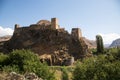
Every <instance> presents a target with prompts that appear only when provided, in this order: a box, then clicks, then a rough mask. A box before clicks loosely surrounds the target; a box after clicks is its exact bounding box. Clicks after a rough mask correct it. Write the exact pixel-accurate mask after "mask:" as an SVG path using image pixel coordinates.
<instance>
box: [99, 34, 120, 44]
mask: <svg viewBox="0 0 120 80" xmlns="http://www.w3.org/2000/svg"><path fill="white" fill-rule="evenodd" d="M100 35H101V36H102V38H103V42H104V44H111V43H112V41H113V40H115V39H118V38H120V34H117V33H109V34H100Z"/></svg>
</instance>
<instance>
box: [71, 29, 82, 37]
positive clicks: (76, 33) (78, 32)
mask: <svg viewBox="0 0 120 80" xmlns="http://www.w3.org/2000/svg"><path fill="white" fill-rule="evenodd" d="M71 35H72V36H73V37H76V38H81V37H82V32H81V29H80V28H72V32H71Z"/></svg>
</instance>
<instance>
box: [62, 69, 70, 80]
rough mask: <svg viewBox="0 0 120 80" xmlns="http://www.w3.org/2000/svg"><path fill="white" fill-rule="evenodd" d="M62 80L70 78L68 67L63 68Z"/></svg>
mask: <svg viewBox="0 0 120 80" xmlns="http://www.w3.org/2000/svg"><path fill="white" fill-rule="evenodd" d="M62 80H69V76H68V72H67V70H66V68H65V67H64V68H62Z"/></svg>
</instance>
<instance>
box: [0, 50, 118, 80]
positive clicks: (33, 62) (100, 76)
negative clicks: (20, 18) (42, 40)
mask: <svg viewBox="0 0 120 80" xmlns="http://www.w3.org/2000/svg"><path fill="white" fill-rule="evenodd" d="M93 53H97V50H93ZM0 70H1V71H2V72H8V73H9V72H12V71H14V72H17V73H20V74H24V73H27V72H33V73H35V74H36V75H38V76H39V77H41V78H43V79H45V80H56V78H57V80H119V79H120V48H111V49H104V52H103V53H99V54H97V55H96V54H95V55H94V54H93V57H89V58H84V59H83V60H78V61H77V62H76V64H75V65H74V66H68V67H67V66H51V67H49V66H47V65H46V64H45V63H41V62H40V61H39V58H38V55H37V54H35V53H33V52H31V51H30V50H14V51H13V52H11V53H9V54H3V53H0ZM54 71H55V72H54ZM56 71H57V72H56ZM56 73H57V74H56ZM58 73H60V74H58ZM71 73H72V74H71ZM59 75H60V76H59ZM58 77H59V78H58Z"/></svg>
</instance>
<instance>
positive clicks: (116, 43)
mask: <svg viewBox="0 0 120 80" xmlns="http://www.w3.org/2000/svg"><path fill="white" fill-rule="evenodd" d="M113 47H120V38H119V39H116V40H114V41H113V42H112V44H111V45H110V48H113Z"/></svg>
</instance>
